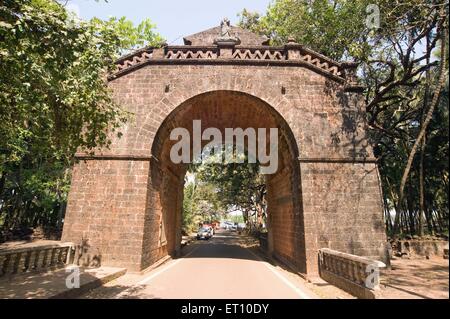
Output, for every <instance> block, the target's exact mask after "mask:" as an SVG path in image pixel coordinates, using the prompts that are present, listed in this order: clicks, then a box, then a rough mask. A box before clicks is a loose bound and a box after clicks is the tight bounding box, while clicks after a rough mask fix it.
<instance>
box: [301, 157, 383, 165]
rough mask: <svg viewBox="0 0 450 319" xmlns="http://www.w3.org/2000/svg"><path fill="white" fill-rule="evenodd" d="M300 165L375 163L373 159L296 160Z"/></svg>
mask: <svg viewBox="0 0 450 319" xmlns="http://www.w3.org/2000/svg"><path fill="white" fill-rule="evenodd" d="M298 161H299V162H300V163H336V164H340V163H342V164H346V163H347V164H370V163H377V159H376V158H374V157H368V158H362V157H361V158H301V157H299V158H298Z"/></svg>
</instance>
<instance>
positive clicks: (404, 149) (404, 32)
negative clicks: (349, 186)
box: [240, 0, 449, 235]
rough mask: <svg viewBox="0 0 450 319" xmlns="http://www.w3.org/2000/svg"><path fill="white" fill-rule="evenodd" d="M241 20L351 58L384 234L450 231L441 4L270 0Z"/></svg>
mask: <svg viewBox="0 0 450 319" xmlns="http://www.w3.org/2000/svg"><path fill="white" fill-rule="evenodd" d="M240 25H241V26H242V27H244V28H247V29H250V30H252V31H255V32H258V33H260V34H264V35H266V36H269V37H271V39H272V42H273V43H275V44H282V43H286V42H287V40H288V38H289V37H293V38H294V39H295V40H296V41H297V42H299V43H300V44H302V45H305V46H308V47H310V48H312V49H314V50H316V51H318V52H320V53H323V54H325V55H328V56H330V57H331V58H334V59H336V60H339V61H340V60H351V61H355V62H359V64H360V68H359V70H358V74H359V75H360V78H361V83H362V84H364V85H365V87H366V90H365V92H364V94H365V102H366V114H367V119H366V120H367V123H368V125H369V134H370V137H371V141H372V144H373V145H374V148H375V151H376V155H377V157H378V160H379V167H380V171H381V177H382V183H383V190H384V199H385V209H386V221H387V224H386V226H387V230H388V232H389V233H390V234H392V235H397V234H399V233H400V234H419V235H422V234H424V226H425V224H426V226H427V227H426V230H427V232H428V233H430V234H433V233H435V232H439V233H446V234H447V235H448V164H447V163H448V129H449V123H448V106H447V103H448V63H447V62H448V50H447V48H448V1H421V0H410V1H395V0H394V1H387V0H379V1H365V0H355V1H347V0H332V1H329V0H315V1H305V0H276V1H274V2H273V3H272V4H271V5H270V6H269V8H268V10H267V12H266V13H265V14H264V15H260V14H258V13H254V12H250V11H248V10H243V11H242V12H241V14H240ZM444 141H446V142H444ZM393 216H395V218H394V219H392V218H391V217H393Z"/></svg>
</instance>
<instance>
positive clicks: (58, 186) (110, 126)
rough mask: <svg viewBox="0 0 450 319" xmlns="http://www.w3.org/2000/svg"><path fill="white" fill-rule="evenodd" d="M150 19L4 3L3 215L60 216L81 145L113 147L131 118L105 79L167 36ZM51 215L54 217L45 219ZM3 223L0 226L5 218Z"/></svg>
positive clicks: (38, 1) (20, 218)
mask: <svg viewBox="0 0 450 319" xmlns="http://www.w3.org/2000/svg"><path fill="white" fill-rule="evenodd" d="M153 28H154V25H153V24H151V22H150V21H149V20H146V21H144V22H143V23H141V24H140V25H139V26H137V27H134V26H133V24H132V23H131V22H129V21H127V20H126V19H125V18H121V19H116V18H111V19H110V20H108V21H101V20H99V19H93V20H91V21H81V20H79V19H77V18H76V17H74V16H73V15H70V14H68V13H67V12H66V9H65V8H64V7H63V6H61V5H60V4H58V3H57V2H55V1H51V0H5V1H2V2H1V3H0V123H1V126H0V136H1V138H0V216H1V218H0V220H2V221H3V223H4V225H3V226H4V227H5V228H9V227H14V226H18V225H31V226H35V225H36V224H39V223H40V222H41V221H45V222H50V223H53V224H54V223H55V220H56V219H57V218H56V217H55V215H58V214H59V218H61V217H62V216H61V214H60V210H59V208H60V206H61V203H63V202H64V200H65V197H66V194H67V189H68V180H69V175H70V174H69V171H70V166H71V164H72V161H73V156H74V153H75V152H76V151H77V150H80V151H87V152H91V151H93V150H94V149H96V148H98V147H108V145H109V143H110V137H111V136H112V134H115V133H117V134H120V132H118V131H117V130H118V128H119V127H120V125H121V124H122V123H123V122H125V121H126V120H127V114H125V113H124V112H123V111H122V110H121V108H120V106H119V105H116V104H115V103H114V102H113V99H112V95H111V92H110V90H109V89H108V86H107V83H106V75H107V72H109V71H111V70H113V68H114V64H113V62H114V60H115V59H117V58H118V57H119V55H120V54H121V53H123V52H124V51H126V50H129V49H133V48H134V47H136V46H138V45H146V44H150V45H156V44H157V43H160V42H161V41H162V39H161V37H160V36H159V35H158V34H156V33H154V31H153ZM46 215H49V216H52V217H51V218H47V217H46ZM0 227H1V225H0Z"/></svg>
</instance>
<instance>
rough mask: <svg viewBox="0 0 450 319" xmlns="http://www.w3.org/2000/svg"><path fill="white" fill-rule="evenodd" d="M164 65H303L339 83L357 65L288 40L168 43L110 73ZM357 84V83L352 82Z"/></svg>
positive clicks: (123, 61) (135, 56) (128, 57)
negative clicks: (227, 44) (224, 44)
mask: <svg viewBox="0 0 450 319" xmlns="http://www.w3.org/2000/svg"><path fill="white" fill-rule="evenodd" d="M152 64H164V65H172V64H173V65H179V64H200V65H202V64H213V65H216V64H226V65H264V66H267V65H271V66H297V67H298V66H300V67H307V68H309V69H311V70H313V71H315V72H318V73H320V74H322V75H324V76H327V77H329V78H331V79H333V80H335V81H337V82H340V83H347V82H348V81H347V76H346V75H347V74H349V76H348V77H350V73H349V72H348V71H347V72H346V69H352V66H353V65H349V63H347V64H341V63H338V62H336V61H333V60H331V59H330V58H328V57H326V56H323V55H322V54H319V53H317V52H314V51H312V50H310V49H308V48H305V47H303V46H302V45H299V44H296V43H292V42H290V43H288V44H286V45H284V46H277V47H276V46H264V45H262V46H240V45H236V46H231V47H221V46H218V45H213V46H190V45H183V46H167V45H166V46H164V47H162V48H153V47H147V48H143V49H141V50H138V51H136V52H134V53H132V54H128V55H126V56H123V57H121V58H120V59H119V60H117V61H116V65H117V70H116V72H114V73H113V74H111V75H110V76H109V78H108V79H109V80H110V81H112V80H114V79H115V78H118V77H120V76H122V75H125V74H127V73H129V72H132V71H134V70H137V69H139V68H141V67H143V66H145V65H152ZM352 84H353V83H352Z"/></svg>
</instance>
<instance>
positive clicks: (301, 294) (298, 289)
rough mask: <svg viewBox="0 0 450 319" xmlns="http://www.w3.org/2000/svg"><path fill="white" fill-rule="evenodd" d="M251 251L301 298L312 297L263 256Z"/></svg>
mask: <svg viewBox="0 0 450 319" xmlns="http://www.w3.org/2000/svg"><path fill="white" fill-rule="evenodd" d="M248 251H249V252H251V253H252V254H253V256H255V257H256V258H258V259H259V260H261V262H262V263H263V264H264V266H266V267H267V268H268V269H269V270H270V271H271V272H272V273H273V274H274V275H275V276H277V277H278V278H279V279H280V280H281V281H282V282H283V283H284V284H286V285H287V286H288V287H289V288H291V289H292V290H294V291H295V293H296V294H297V295H299V296H300V298H302V299H311V297H310V296H309V295H308V294H307V293H305V292H304V291H303V290H301V289H300V288H298V287H297V286H295V285H294V284H293V283H292V282H290V281H289V280H288V279H286V277H284V276H283V275H282V274H280V273H279V272H278V270H277V269H275V267H273V266H272V265H270V264H269V263H268V262H266V261H264V260H263V259H261V257H259V256H258V255H257V254H255V253H254V252H253V251H251V250H250V249H249V250H248Z"/></svg>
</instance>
